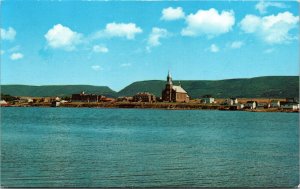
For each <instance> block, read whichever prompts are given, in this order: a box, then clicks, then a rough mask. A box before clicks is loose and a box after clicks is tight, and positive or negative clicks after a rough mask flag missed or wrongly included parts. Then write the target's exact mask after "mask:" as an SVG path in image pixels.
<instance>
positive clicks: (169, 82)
mask: <svg viewBox="0 0 300 189" xmlns="http://www.w3.org/2000/svg"><path fill="white" fill-rule="evenodd" d="M167 84H169V85H173V82H172V76H171V74H170V70H169V71H168V76H167Z"/></svg>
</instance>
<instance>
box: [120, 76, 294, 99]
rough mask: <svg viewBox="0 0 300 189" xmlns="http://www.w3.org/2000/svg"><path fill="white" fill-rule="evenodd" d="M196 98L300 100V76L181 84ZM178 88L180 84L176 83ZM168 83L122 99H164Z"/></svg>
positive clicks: (130, 89) (137, 85) (127, 91)
mask: <svg viewBox="0 0 300 189" xmlns="http://www.w3.org/2000/svg"><path fill="white" fill-rule="evenodd" d="M180 82H181V85H182V87H183V88H184V89H185V90H186V91H187V92H188V94H189V95H190V96H191V97H192V98H199V97H201V96H203V95H206V94H211V95H212V96H214V97H216V98H226V97H246V98H247V97H249V98H252V97H253V98H275V97H276V98H285V97H298V96H299V77H298V76H266V77H256V78H250V79H228V80H216V81H205V80H203V81H200V80H199V81H180ZM173 83H174V84H178V81H173ZM164 86H165V81H159V80H155V81H139V82H134V83H132V84H131V85H129V86H127V87H125V88H124V89H122V90H121V91H120V92H119V93H118V95H119V96H132V95H134V94H136V93H137V92H144V91H148V92H151V93H153V94H155V95H156V96H161V91H162V89H163V88H164Z"/></svg>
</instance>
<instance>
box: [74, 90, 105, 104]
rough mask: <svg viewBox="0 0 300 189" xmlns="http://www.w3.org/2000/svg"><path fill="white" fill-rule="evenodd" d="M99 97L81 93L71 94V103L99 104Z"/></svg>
mask: <svg viewBox="0 0 300 189" xmlns="http://www.w3.org/2000/svg"><path fill="white" fill-rule="evenodd" d="M101 97H102V96H101V95H96V94H85V92H84V91H82V92H81V93H80V94H72V102H99V101H100V99H101Z"/></svg>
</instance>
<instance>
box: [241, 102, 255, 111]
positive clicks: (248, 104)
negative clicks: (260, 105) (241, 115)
mask: <svg viewBox="0 0 300 189" xmlns="http://www.w3.org/2000/svg"><path fill="white" fill-rule="evenodd" d="M256 107H257V102H256V101H247V102H246V104H245V105H244V108H246V109H255V108H256Z"/></svg>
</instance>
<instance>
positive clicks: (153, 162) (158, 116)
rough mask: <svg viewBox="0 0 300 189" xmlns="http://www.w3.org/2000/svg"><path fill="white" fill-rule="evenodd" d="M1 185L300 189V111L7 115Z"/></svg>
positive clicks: (21, 111) (35, 111)
mask: <svg viewBox="0 0 300 189" xmlns="http://www.w3.org/2000/svg"><path fill="white" fill-rule="evenodd" d="M1 114H2V115H1V185H2V186H10V187H20V186H21V187H92V186H93V187H101V186H102V187H103V186H110V187H116V186H129V187H130V186H138V187H144V186H152V187H157V186H161V187H162V186H165V187H166V186H198V187H237V186H239V187H294V186H297V185H298V184H299V143H298V142H299V140H298V138H299V117H298V116H299V114H297V113H253V112H239V111H238V112H229V111H204V110H200V111H198V110H148V109H97V108H2V109H1Z"/></svg>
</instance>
